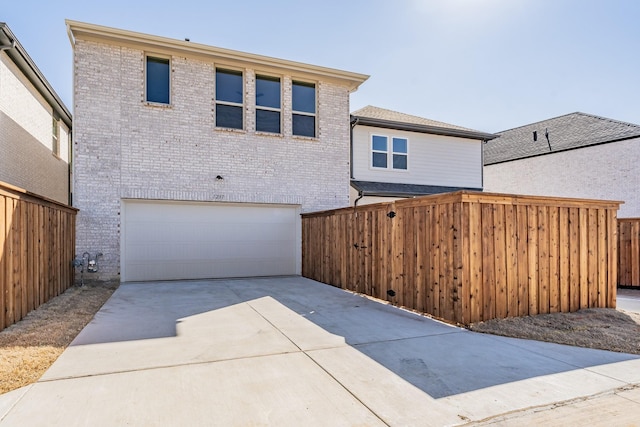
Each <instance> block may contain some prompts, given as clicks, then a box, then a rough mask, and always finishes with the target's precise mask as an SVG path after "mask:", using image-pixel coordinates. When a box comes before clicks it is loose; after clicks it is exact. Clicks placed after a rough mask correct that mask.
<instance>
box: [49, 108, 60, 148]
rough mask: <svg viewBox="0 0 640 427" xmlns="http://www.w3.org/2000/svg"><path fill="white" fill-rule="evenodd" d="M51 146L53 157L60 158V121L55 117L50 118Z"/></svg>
mask: <svg viewBox="0 0 640 427" xmlns="http://www.w3.org/2000/svg"><path fill="white" fill-rule="evenodd" d="M54 129H55V131H54ZM51 145H52V147H51V152H52V153H53V155H54V156H56V157H60V119H57V118H56V117H55V116H52V117H51Z"/></svg>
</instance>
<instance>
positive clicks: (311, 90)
mask: <svg viewBox="0 0 640 427" xmlns="http://www.w3.org/2000/svg"><path fill="white" fill-rule="evenodd" d="M292 90H293V93H292V96H293V102H292V104H293V111H301V112H304V113H315V112H316V85H314V84H313V83H300V82H293V87H292Z"/></svg>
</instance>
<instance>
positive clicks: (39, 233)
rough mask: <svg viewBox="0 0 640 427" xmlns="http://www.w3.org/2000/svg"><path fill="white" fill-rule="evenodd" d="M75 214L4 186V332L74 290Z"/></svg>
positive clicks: (0, 264) (0, 293)
mask: <svg viewBox="0 0 640 427" xmlns="http://www.w3.org/2000/svg"><path fill="white" fill-rule="evenodd" d="M76 213H77V210H76V209H75V208H71V207H68V206H65V205H62V204H60V203H57V202H54V201H51V200H48V199H45V198H42V197H39V196H36V195H34V194H31V193H28V192H26V191H24V190H22V189H19V188H16V187H13V186H10V185H8V184H5V183H0V330H2V329H4V328H6V327H7V326H10V325H12V324H14V323H15V322H17V321H19V320H20V319H22V318H23V317H24V316H25V315H26V314H27V313H28V312H29V311H31V310H33V309H35V308H37V307H38V306H40V305H41V304H44V303H45V302H47V301H48V300H49V299H51V298H53V297H55V296H57V295H59V294H60V293H62V292H64V291H65V290H66V289H67V288H69V286H71V285H73V277H74V275H73V273H74V272H73V266H72V260H73V258H74V250H75V249H74V245H75V219H76Z"/></svg>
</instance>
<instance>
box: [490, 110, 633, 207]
mask: <svg viewBox="0 0 640 427" xmlns="http://www.w3.org/2000/svg"><path fill="white" fill-rule="evenodd" d="M498 134H499V135H500V137H499V138H496V139H494V140H492V141H490V142H489V143H487V144H486V145H485V148H484V177H485V181H484V188H485V191H491V192H501V193H511V194H530V195H540V196H557V197H577V198H585V199H604V200H620V201H623V202H624V204H622V205H621V206H620V210H619V211H618V217H620V218H631V217H640V193H639V192H638V183H639V182H640V167H638V165H639V164H640V126H639V125H636V124H632V123H626V122H621V121H618V120H613V119H608V118H605V117H599V116H594V115H592V114H585V113H571V114H566V115H564V116H560V117H554V118H552V119H548V120H543V121H541V122H536V123H531V124H528V125H524V126H520V127H517V128H514V129H509V130H506V131H503V132H498Z"/></svg>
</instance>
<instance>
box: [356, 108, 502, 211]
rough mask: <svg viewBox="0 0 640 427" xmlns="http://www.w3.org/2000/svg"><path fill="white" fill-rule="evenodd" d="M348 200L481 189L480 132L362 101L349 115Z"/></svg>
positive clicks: (359, 201) (486, 137)
mask: <svg viewBox="0 0 640 427" xmlns="http://www.w3.org/2000/svg"><path fill="white" fill-rule="evenodd" d="M351 126H352V131H351V149H352V158H353V161H352V162H351V194H350V203H351V204H352V205H353V204H354V203H357V204H360V205H365V204H370V203H379V202H386V201H393V200H397V199H401V198H408V197H417V196H425V195H428V194H438V193H447V192H452V191H457V190H476V191H482V144H483V142H486V141H489V140H491V139H493V138H495V137H496V135H492V134H489V133H485V132H480V131H477V130H473V129H469V128H465V127H462V126H457V125H452V124H449V123H443V122H439V121H436V120H431V119H427V118H424V117H417V116H413V115H410V114H405V113H400V112H397V111H392V110H387V109H384V108H379V107H374V106H371V105H369V106H367V107H364V108H361V109H359V110H357V111H354V112H353V113H352V114H351Z"/></svg>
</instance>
